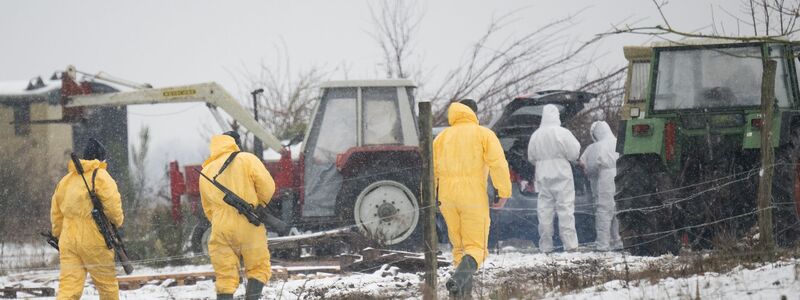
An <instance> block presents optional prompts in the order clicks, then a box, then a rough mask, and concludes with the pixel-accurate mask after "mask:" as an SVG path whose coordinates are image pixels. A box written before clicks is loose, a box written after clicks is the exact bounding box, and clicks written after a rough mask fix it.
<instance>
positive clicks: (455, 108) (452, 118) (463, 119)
mask: <svg viewBox="0 0 800 300" xmlns="http://www.w3.org/2000/svg"><path fill="white" fill-rule="evenodd" d="M447 122H448V123H450V126H453V125H456V124H464V123H467V124H475V125H478V116H476V115H475V112H473V111H472V109H471V108H469V106H466V105H464V104H461V103H451V104H450V107H449V108H447Z"/></svg>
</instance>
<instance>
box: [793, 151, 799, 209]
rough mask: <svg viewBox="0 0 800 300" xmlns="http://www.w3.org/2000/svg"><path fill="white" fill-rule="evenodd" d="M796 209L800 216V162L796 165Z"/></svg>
mask: <svg viewBox="0 0 800 300" xmlns="http://www.w3.org/2000/svg"><path fill="white" fill-rule="evenodd" d="M794 210H795V212H797V217H798V218H800V164H796V165H795V167H794Z"/></svg>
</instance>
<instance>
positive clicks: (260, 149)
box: [250, 89, 264, 160]
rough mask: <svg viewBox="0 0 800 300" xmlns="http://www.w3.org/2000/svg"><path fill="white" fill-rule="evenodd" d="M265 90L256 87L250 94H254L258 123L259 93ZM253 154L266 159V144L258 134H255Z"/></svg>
mask: <svg viewBox="0 0 800 300" xmlns="http://www.w3.org/2000/svg"><path fill="white" fill-rule="evenodd" d="M263 92H264V89H256V90H254V91H252V92H250V95H253V116H254V117H255V119H256V123H258V94H261V93H263ZM253 154H255V155H256V156H257V157H258V158H259V159H261V160H264V144H262V143H261V139H259V138H258V137H256V136H253Z"/></svg>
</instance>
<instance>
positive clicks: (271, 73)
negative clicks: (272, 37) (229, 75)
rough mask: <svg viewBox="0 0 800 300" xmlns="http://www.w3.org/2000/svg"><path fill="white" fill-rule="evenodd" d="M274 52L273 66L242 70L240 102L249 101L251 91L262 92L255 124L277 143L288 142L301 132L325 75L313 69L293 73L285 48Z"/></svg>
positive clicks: (318, 69)
mask: <svg viewBox="0 0 800 300" xmlns="http://www.w3.org/2000/svg"><path fill="white" fill-rule="evenodd" d="M275 48H276V51H275V53H277V54H276V55H275V60H274V62H273V63H264V62H262V63H261V65H260V66H259V67H258V69H257V70H256V71H249V70H247V68H244V70H243V71H242V72H241V73H240V76H239V77H240V81H239V82H240V86H242V88H241V90H242V95H243V96H242V98H243V99H248V100H249V99H251V95H250V92H251V91H253V90H255V89H258V88H263V89H264V94H263V96H261V97H259V98H258V109H259V119H258V120H257V121H258V122H259V123H262V124H264V126H265V127H266V128H267V130H268V131H270V132H272V133H273V134H274V135H275V136H276V137H278V138H279V139H289V138H292V137H293V136H295V135H297V134H302V133H303V132H305V128H306V126H307V125H308V120H309V119H310V116H311V112H312V110H313V109H314V99H316V97H317V96H318V95H317V85H318V84H319V83H320V82H321V81H322V80H323V79H324V78H325V77H326V76H327V74H328V73H329V71H327V70H325V69H324V68H321V67H317V66H311V67H306V68H302V69H295V67H294V66H293V65H292V61H291V59H290V57H289V55H288V53H289V51H288V49H287V47H286V45H281V46H276V47H275ZM247 103H252V102H251V101H248V102H247ZM249 106H250V107H251V108H252V104H250V105H249Z"/></svg>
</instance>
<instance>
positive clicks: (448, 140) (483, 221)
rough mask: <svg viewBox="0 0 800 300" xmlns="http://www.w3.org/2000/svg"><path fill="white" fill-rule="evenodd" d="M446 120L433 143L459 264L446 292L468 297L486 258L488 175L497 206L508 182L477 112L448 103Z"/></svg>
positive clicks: (444, 208)
mask: <svg viewBox="0 0 800 300" xmlns="http://www.w3.org/2000/svg"><path fill="white" fill-rule="evenodd" d="M447 120H448V122H449V123H450V127H448V128H447V129H445V130H444V131H442V132H441V133H440V134H439V135H438V136H437V137H436V139H435V140H434V141H433V164H434V176H435V182H436V187H437V191H438V199H439V202H440V207H439V210H440V211H441V213H442V216H443V217H444V220H445V222H446V223H447V235H448V237H449V238H450V243H451V244H452V245H453V265H454V266H457V267H456V271H455V273H454V274H453V276H452V277H451V278H450V280H448V282H447V289H448V290H449V291H450V293H451V295H453V296H456V297H469V295H470V293H471V282H472V274H473V273H474V272H475V270H477V268H478V267H479V266H480V264H481V263H483V261H484V259H486V256H487V255H488V254H489V251H488V249H487V244H488V238H489V224H490V220H489V199H488V194H487V191H486V188H487V177H486V176H487V173H488V174H490V175H491V178H492V183H493V185H494V187H495V188H496V189H497V191H498V195H499V197H500V198H501V203H505V200H506V199H507V198H508V197H511V179H510V174H509V172H508V162H506V158H505V154H504V153H503V148H502V146H501V145H500V141H499V140H498V139H497V136H496V135H495V134H494V132H492V131H491V130H489V129H488V128H485V127H482V126H480V125H478V117H477V116H476V115H475V112H473V111H472V110H471V109H470V108H469V107H468V106H466V105H464V104H461V103H452V104H450V107H449V108H448V112H447ZM487 171H488V172H487Z"/></svg>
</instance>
